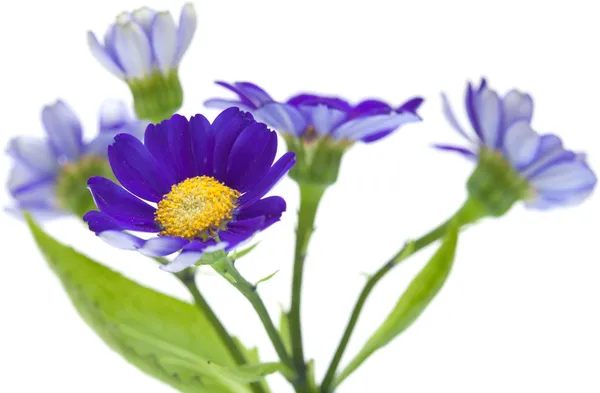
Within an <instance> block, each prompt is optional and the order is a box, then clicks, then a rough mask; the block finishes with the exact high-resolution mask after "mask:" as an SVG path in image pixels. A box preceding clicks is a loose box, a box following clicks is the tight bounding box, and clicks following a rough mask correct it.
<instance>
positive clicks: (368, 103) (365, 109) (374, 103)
mask: <svg viewBox="0 0 600 393" xmlns="http://www.w3.org/2000/svg"><path fill="white" fill-rule="evenodd" d="M391 111H392V107H391V106H389V105H388V104H386V103H385V102H383V101H380V100H364V101H361V102H359V103H358V105H356V106H355V107H354V108H353V109H352V111H351V112H350V113H349V115H348V118H349V119H355V118H357V117H364V116H374V115H385V114H388V113H390V112H391Z"/></svg>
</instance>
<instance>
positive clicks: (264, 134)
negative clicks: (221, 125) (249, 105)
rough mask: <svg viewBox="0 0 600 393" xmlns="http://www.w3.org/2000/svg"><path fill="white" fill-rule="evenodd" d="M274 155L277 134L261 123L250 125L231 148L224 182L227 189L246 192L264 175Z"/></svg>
mask: <svg viewBox="0 0 600 393" xmlns="http://www.w3.org/2000/svg"><path fill="white" fill-rule="evenodd" d="M276 153H277V134H276V133H275V132H274V131H270V130H269V129H267V126H266V125H265V124H263V123H254V124H251V125H250V126H248V127H246V129H244V131H242V133H241V134H240V136H239V137H238V138H237V139H236V141H235V143H234V144H233V147H232V148H231V154H230V155H229V163H228V165H227V177H226V181H225V182H226V183H227V185H229V187H233V188H235V189H236V190H238V191H240V192H242V193H243V192H246V191H247V190H248V189H249V188H250V187H252V186H253V185H254V184H255V183H256V182H257V181H259V180H260V179H262V178H263V177H264V176H265V175H266V173H267V171H268V170H269V168H271V165H272V164H273V160H274V159H275V154H276Z"/></svg>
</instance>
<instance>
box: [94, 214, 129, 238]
mask: <svg viewBox="0 0 600 393" xmlns="http://www.w3.org/2000/svg"><path fill="white" fill-rule="evenodd" d="M83 221H85V222H86V223H87V224H88V228H89V229H90V231H92V232H94V233H96V234H98V233H100V232H104V231H121V230H124V229H130V228H125V227H123V225H121V224H119V223H118V222H116V221H115V220H113V219H112V218H110V217H109V216H108V215H107V214H105V213H102V212H99V211H97V210H91V211H89V212H87V213H85V214H84V215H83Z"/></svg>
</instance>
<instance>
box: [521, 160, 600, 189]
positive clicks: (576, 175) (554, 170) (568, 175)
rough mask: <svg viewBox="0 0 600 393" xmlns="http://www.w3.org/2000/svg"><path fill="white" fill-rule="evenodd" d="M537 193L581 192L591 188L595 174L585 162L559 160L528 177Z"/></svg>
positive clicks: (594, 183) (594, 182) (594, 180)
mask: <svg viewBox="0 0 600 393" xmlns="http://www.w3.org/2000/svg"><path fill="white" fill-rule="evenodd" d="M530 183H531V185H532V186H533V187H534V188H535V190H536V191H537V192H539V193H542V194H544V193H562V192H581V191H588V190H590V189H593V188H594V186H595V185H596V176H595V175H594V172H593V171H592V170H591V169H590V168H589V166H588V165H587V164H586V163H585V162H581V161H571V162H561V163H558V164H556V165H553V166H550V167H548V168H547V169H546V170H544V171H542V172H540V173H539V174H537V175H536V176H534V177H532V178H531V179H530Z"/></svg>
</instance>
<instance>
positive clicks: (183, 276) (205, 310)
mask: <svg viewBox="0 0 600 393" xmlns="http://www.w3.org/2000/svg"><path fill="white" fill-rule="evenodd" d="M154 259H155V260H156V261H157V262H158V263H160V264H162V265H164V264H167V263H168V262H169V261H167V260H166V259H164V258H154ZM174 276H175V277H177V278H178V279H179V281H181V283H182V284H183V285H185V287H186V288H187V289H188V291H189V292H190V294H191V295H192V297H193V298H194V304H195V305H196V307H197V308H198V309H199V310H200V312H201V313H202V315H204V316H205V317H206V318H207V319H208V321H209V322H210V324H211V326H212V327H213V329H215V331H216V332H217V335H218V336H219V338H220V339H221V341H222V342H223V344H224V345H225V347H226V348H227V350H228V351H229V354H230V355H231V357H232V358H233V360H234V361H235V363H236V364H238V365H240V366H241V365H243V364H246V363H248V361H247V359H246V357H245V356H244V354H243V353H242V351H241V349H240V347H239V346H238V345H237V344H236V342H235V341H234V340H233V338H232V337H231V335H230V334H229V332H227V328H225V326H224V325H223V324H222V323H221V321H220V320H219V318H218V317H217V314H215V312H214V311H213V310H212V308H211V307H210V305H209V304H208V302H207V301H206V299H204V296H202V294H201V293H200V290H199V289H198V285H196V279H195V273H194V269H190V268H188V269H186V270H184V271H182V272H179V273H176V274H174ZM250 388H251V389H252V391H253V392H254V393H267V391H266V390H265V388H264V387H263V386H262V385H261V384H260V383H258V382H254V383H251V384H250Z"/></svg>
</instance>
